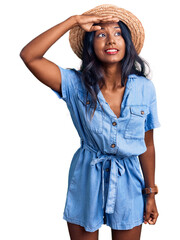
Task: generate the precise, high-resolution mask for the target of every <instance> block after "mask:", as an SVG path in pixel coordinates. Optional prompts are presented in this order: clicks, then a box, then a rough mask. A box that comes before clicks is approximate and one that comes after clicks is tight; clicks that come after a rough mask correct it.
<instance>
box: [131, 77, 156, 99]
mask: <svg viewBox="0 0 180 240" xmlns="http://www.w3.org/2000/svg"><path fill="white" fill-rule="evenodd" d="M130 77H132V78H133V87H134V88H135V89H136V90H137V91H138V92H139V93H141V94H142V96H143V97H144V100H145V101H147V103H150V102H152V101H154V100H155V99H156V89H155V85H154V83H153V81H152V80H150V79H149V78H147V77H144V76H139V75H136V74H131V75H130Z"/></svg>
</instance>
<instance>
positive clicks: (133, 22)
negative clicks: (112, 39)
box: [69, 4, 145, 59]
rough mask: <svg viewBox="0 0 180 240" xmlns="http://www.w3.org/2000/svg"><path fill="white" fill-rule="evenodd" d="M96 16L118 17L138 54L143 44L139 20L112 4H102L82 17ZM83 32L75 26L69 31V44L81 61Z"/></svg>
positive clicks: (141, 27) (143, 36)
mask: <svg viewBox="0 0 180 240" xmlns="http://www.w3.org/2000/svg"><path fill="white" fill-rule="evenodd" d="M86 14H87V15H90V14H93V15H98V16H109V15H112V16H114V17H118V18H119V20H120V21H122V22H124V23H125V24H126V25H127V27H128V28H129V30H130V32H131V37H132V42H133V44H134V46H135V49H136V51H137V53H138V54H139V53H140V51H141V49H142V47H143V44H144V38H145V33H144V28H143V26H142V23H141V22H140V20H139V19H138V18H137V17H136V16H135V15H134V14H132V13H131V12H129V11H127V10H126V9H123V8H119V7H117V6H115V5H112V4H102V5H99V6H97V7H95V8H93V9H91V10H88V11H87V12H84V13H83V14H82V15H86ZM84 35H85V30H84V29H82V28H81V27H80V26H75V27H73V28H71V30H70V31H69V42H70V45H71V48H72V50H73V51H74V53H75V54H76V55H77V56H78V57H79V58H81V59H82V52H83V38H84Z"/></svg>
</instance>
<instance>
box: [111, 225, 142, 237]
mask: <svg viewBox="0 0 180 240" xmlns="http://www.w3.org/2000/svg"><path fill="white" fill-rule="evenodd" d="M141 228H142V224H141V225H139V226H136V227H134V228H132V229H130V230H115V229H111V234H112V240H140V236H141Z"/></svg>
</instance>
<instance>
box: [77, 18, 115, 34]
mask: <svg viewBox="0 0 180 240" xmlns="http://www.w3.org/2000/svg"><path fill="white" fill-rule="evenodd" d="M76 21H77V24H78V25H79V26H80V27H81V28H82V29H84V30H85V31H86V32H92V31H97V30H100V29H101V26H98V25H96V26H93V24H94V23H105V22H118V21H119V19H118V18H117V17H113V16H111V15H109V16H97V15H76Z"/></svg>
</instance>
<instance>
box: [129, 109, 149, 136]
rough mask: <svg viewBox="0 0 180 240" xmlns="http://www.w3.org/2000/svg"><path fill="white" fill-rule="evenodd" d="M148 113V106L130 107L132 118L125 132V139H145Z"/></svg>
mask: <svg viewBox="0 0 180 240" xmlns="http://www.w3.org/2000/svg"><path fill="white" fill-rule="evenodd" d="M148 113H149V107H148V106H147V105H137V106H130V118H129V121H128V123H127V125H126V128H125V132H124V137H125V138H131V139H136V138H137V139H143V138H144V135H145V120H146V116H147V114H148Z"/></svg>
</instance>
